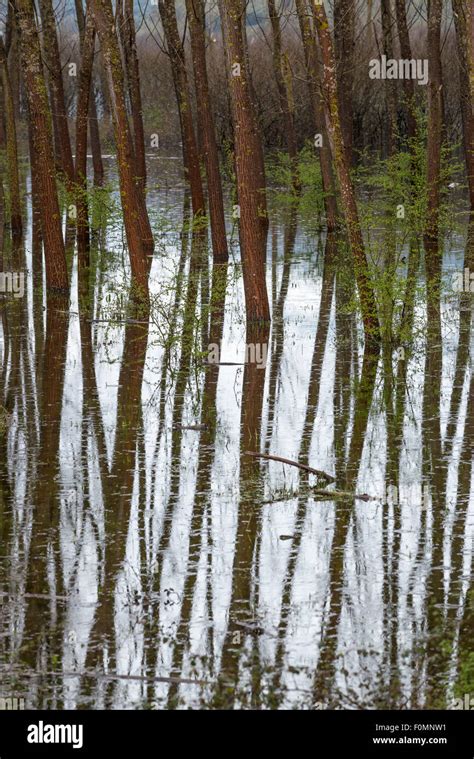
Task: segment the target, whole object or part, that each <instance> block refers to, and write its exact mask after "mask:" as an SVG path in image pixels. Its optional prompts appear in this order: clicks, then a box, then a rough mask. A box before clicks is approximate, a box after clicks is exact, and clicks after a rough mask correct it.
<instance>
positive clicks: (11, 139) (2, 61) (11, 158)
mask: <svg viewBox="0 0 474 759" xmlns="http://www.w3.org/2000/svg"><path fill="white" fill-rule="evenodd" d="M0 67H1V79H2V86H3V98H4V103H5V127H6V141H7V172H8V186H9V189H10V224H11V232H12V237H13V239H19V238H20V237H21V235H22V229H23V227H22V221H21V198H20V174H19V171H18V151H17V139H16V125H15V107H14V103H13V93H12V88H11V83H10V75H9V71H8V63H7V56H6V53H5V46H4V44H3V37H0Z"/></svg>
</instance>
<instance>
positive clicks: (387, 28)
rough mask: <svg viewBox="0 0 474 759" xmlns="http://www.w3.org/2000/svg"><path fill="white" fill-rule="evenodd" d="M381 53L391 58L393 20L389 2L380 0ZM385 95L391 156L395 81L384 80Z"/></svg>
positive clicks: (389, 0) (393, 142)
mask: <svg viewBox="0 0 474 759" xmlns="http://www.w3.org/2000/svg"><path fill="white" fill-rule="evenodd" d="M380 7H381V11H382V35H383V52H384V55H385V56H386V57H387V59H391V58H393V19H392V7H391V0H381V3H380ZM385 94H386V102H387V113H388V140H387V153H388V155H389V156H391V155H393V153H394V152H395V148H396V134H397V88H396V80H395V79H386V80H385Z"/></svg>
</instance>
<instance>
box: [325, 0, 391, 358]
mask: <svg viewBox="0 0 474 759" xmlns="http://www.w3.org/2000/svg"><path fill="white" fill-rule="evenodd" d="M313 14H314V19H315V23H316V29H317V32H318V37H319V41H320V45H321V52H322V58H323V66H324V86H325V91H326V98H325V107H326V109H327V123H328V126H329V130H330V134H331V138H332V140H331V142H332V146H333V160H334V164H335V167H336V172H337V176H338V180H339V186H340V190H341V200H342V206H343V211H344V217H345V222H346V227H347V232H348V235H349V242H350V246H351V251H352V257H353V261H354V269H355V274H356V280H357V286H358V288H359V298H360V304H361V311H362V319H363V322H364V332H365V338H366V343H368V344H370V342H372V343H373V344H378V343H379V342H380V327H379V320H378V315H377V303H376V300H375V294H374V289H373V285H372V282H371V278H370V272H369V268H368V265H367V259H366V257H365V249H364V241H363V238H362V230H361V226H360V222H359V212H358V209H357V202H356V197H355V191H354V186H353V184H352V179H351V175H350V172H349V166H348V164H347V157H346V152H345V149H344V142H343V137H342V129H341V123H340V120H339V106H338V95H337V78H336V65H335V59H334V50H333V45H332V39H331V33H330V31H329V24H328V20H327V17H326V12H325V10H324V6H322V5H313Z"/></svg>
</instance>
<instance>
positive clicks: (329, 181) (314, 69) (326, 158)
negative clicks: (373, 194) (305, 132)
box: [296, 0, 337, 232]
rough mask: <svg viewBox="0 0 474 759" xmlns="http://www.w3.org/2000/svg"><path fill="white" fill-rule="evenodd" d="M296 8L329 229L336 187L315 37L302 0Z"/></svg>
mask: <svg viewBox="0 0 474 759" xmlns="http://www.w3.org/2000/svg"><path fill="white" fill-rule="evenodd" d="M296 11H297V14H298V22H299V25H300V30H301V38H302V41H303V50H304V55H305V63H306V74H307V77H308V88H309V94H310V99H311V105H312V108H313V116H314V126H315V129H316V132H317V133H318V134H320V135H321V137H322V145H321V147H319V148H318V152H319V164H320V167H321V177H322V182H323V192H324V207H325V210H326V224H327V228H328V231H329V232H331V231H334V230H335V229H336V228H337V201H336V187H335V181H334V173H333V167H332V159H331V147H330V144H329V134H328V131H327V129H326V115H325V111H324V104H323V93H322V89H321V74H320V67H319V63H318V55H317V50H316V40H315V38H314V35H313V29H312V26H311V16H310V11H309V9H308V6H307V2H306V0H296Z"/></svg>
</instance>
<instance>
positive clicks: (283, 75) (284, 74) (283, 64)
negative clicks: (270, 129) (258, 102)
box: [268, 0, 301, 193]
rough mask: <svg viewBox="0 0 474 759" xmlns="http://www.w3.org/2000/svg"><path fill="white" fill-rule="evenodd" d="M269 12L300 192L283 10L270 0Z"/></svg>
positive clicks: (294, 178) (296, 187)
mask: <svg viewBox="0 0 474 759" xmlns="http://www.w3.org/2000/svg"><path fill="white" fill-rule="evenodd" d="M268 14H269V17H270V24H271V27H272V38H273V51H272V52H273V70H274V72H275V80H276V84H277V89H278V99H279V101H280V110H281V113H282V116H283V124H284V129H285V136H286V145H287V149H288V156H289V158H290V164H291V175H292V182H293V190H294V191H295V193H299V191H300V189H301V185H300V180H299V176H298V147H297V138H296V130H295V113H294V102H293V95H292V88H291V70H290V67H289V63H288V58H287V57H286V56H285V55H284V53H283V44H282V38H281V12H278V11H277V8H276V4H275V0H268Z"/></svg>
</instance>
